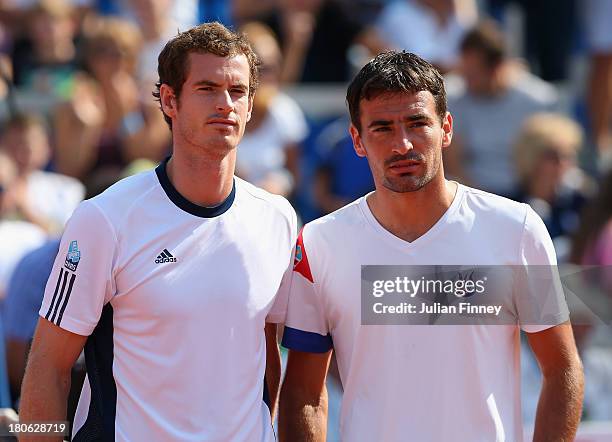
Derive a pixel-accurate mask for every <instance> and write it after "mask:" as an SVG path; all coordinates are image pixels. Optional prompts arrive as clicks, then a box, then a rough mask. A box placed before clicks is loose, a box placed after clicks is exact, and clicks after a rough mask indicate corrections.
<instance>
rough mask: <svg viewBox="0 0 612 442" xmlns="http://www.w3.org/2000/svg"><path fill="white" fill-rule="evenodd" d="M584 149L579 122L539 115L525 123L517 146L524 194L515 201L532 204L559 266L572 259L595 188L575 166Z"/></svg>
mask: <svg viewBox="0 0 612 442" xmlns="http://www.w3.org/2000/svg"><path fill="white" fill-rule="evenodd" d="M582 143H583V134H582V129H581V128H580V126H579V125H578V124H577V123H576V122H574V121H573V120H571V119H569V118H567V117H565V116H563V115H559V114H552V113H539V114H534V115H532V116H531V117H529V118H528V119H527V120H526V121H525V123H524V124H523V127H522V129H521V131H520V133H519V134H518V138H517V140H516V143H515V145H514V158H515V164H516V170H517V174H518V177H519V188H518V191H517V193H516V194H515V195H513V199H515V200H516V201H520V202H524V203H528V204H529V205H530V206H531V208H532V209H533V210H535V212H536V213H537V214H538V215H540V217H541V218H542V220H543V221H544V224H546V228H547V229H548V233H549V234H550V236H551V237H552V239H553V242H554V244H555V250H556V252H557V258H558V260H559V261H565V260H566V259H567V257H568V254H569V251H570V237H571V235H572V234H573V233H574V232H575V231H576V229H577V228H578V224H579V218H580V210H581V209H582V206H583V204H584V203H585V201H586V200H587V198H588V196H589V192H590V191H591V187H592V186H591V185H592V183H591V182H590V180H588V179H587V177H586V176H585V175H584V174H583V173H582V171H581V170H580V169H579V168H578V167H577V166H576V155H577V153H578V151H579V150H580V148H581V147H582Z"/></svg>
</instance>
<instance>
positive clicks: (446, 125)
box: [442, 112, 453, 147]
mask: <svg viewBox="0 0 612 442" xmlns="http://www.w3.org/2000/svg"><path fill="white" fill-rule="evenodd" d="M442 131H443V132H444V134H443V135H442V147H448V146H450V144H451V142H452V141H453V116H452V115H451V114H450V112H447V113H446V115H445V116H444V119H443V120H442Z"/></svg>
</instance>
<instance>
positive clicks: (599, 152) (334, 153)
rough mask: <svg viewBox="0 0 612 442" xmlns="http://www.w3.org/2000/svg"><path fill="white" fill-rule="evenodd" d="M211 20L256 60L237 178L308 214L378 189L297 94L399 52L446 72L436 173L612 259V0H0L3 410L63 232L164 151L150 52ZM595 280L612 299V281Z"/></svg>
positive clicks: (330, 121)
mask: <svg viewBox="0 0 612 442" xmlns="http://www.w3.org/2000/svg"><path fill="white" fill-rule="evenodd" d="M211 20H217V21H221V22H223V23H224V24H226V25H230V26H232V27H233V28H234V29H238V30H241V31H242V32H244V33H246V34H247V36H248V37H249V39H250V40H251V42H252V44H253V47H254V49H255V52H256V53H257V54H258V55H259V57H260V59H261V62H262V64H261V71H260V72H261V86H260V89H259V91H258V93H257V95H256V97H255V102H254V112H253V117H252V120H251V121H250V123H249V124H248V126H247V131H246V134H245V137H244V140H243V141H242V143H241V144H240V146H239V152H238V160H237V161H238V162H237V174H238V175H239V176H241V177H243V178H245V179H246V180H248V181H251V182H253V183H254V184H256V185H258V186H261V187H263V188H265V189H267V190H269V191H271V192H274V193H278V194H282V195H284V196H286V197H287V198H289V199H290V200H291V201H292V202H293V204H294V206H295V207H296V209H297V210H298V213H299V214H300V216H301V218H302V221H309V220H310V219H313V218H315V217H317V216H320V215H322V214H325V213H329V212H331V211H333V210H335V209H337V208H339V207H341V206H342V205H344V204H346V203H348V202H350V201H352V200H353V199H355V198H357V197H360V196H362V195H364V194H366V193H367V192H369V191H371V190H372V189H373V181H372V178H371V176H370V172H369V168H368V165H367V161H366V160H365V159H363V158H359V157H357V156H356V155H355V154H354V151H353V147H352V142H351V139H350V137H349V135H348V131H347V128H348V118H347V115H346V112H345V111H342V110H340V111H339V112H335V113H329V112H328V113H324V115H322V114H321V113H311V112H309V109H308V108H307V107H305V106H303V103H301V102H300V99H299V98H298V97H299V94H295V91H299V90H300V89H305V90H307V91H309V93H313V94H315V96H316V94H317V91H319V92H318V93H319V95H320V96H325V95H326V92H325V91H327V90H329V89H328V88H329V87H331V86H330V85H333V87H336V88H337V89H338V90H340V91H344V88H345V85H346V82H347V81H348V80H349V79H350V78H351V76H352V75H353V73H355V72H356V70H358V69H359V68H360V67H361V66H362V65H363V64H364V62H365V61H367V60H368V59H369V58H371V57H372V55H373V54H376V53H378V52H380V51H383V50H386V49H405V50H407V51H410V52H415V53H417V54H419V55H421V56H422V57H424V58H426V59H428V60H429V61H430V62H431V63H432V64H434V65H435V66H437V67H438V68H439V69H440V71H441V72H443V73H444V75H445V78H446V83H447V93H448V100H449V109H450V111H451V113H452V114H453V116H454V125H455V133H454V138H453V145H452V146H451V148H450V149H447V151H446V152H445V158H444V161H445V170H446V173H447V176H448V177H449V178H453V179H456V180H458V181H460V182H462V183H465V184H467V185H471V186H474V187H478V188H481V189H484V190H488V191H492V192H495V193H498V194H501V195H504V196H507V197H510V198H513V199H516V200H518V201H521V202H525V203H528V204H530V205H531V206H532V207H533V208H534V210H535V211H536V212H537V213H538V214H539V215H540V216H541V217H542V218H543V220H544V222H545V224H546V226H547V227H548V230H549V232H550V234H551V236H552V238H553V241H554V243H555V246H556V250H557V253H558V259H559V261H560V262H572V263H575V264H580V265H595V266H606V265H608V266H609V265H611V264H612V172H611V170H612V27H611V26H610V24H611V23H612V1H610V0H580V1H579V0H538V1H532V0H488V1H487V0H260V1H249V0H0V244H1V246H0V250H1V253H0V313H1V314H2V315H1V316H0V336H1V335H2V333H3V334H4V336H5V338H6V339H5V340H2V339H0V407H9V406H14V405H15V404H16V401H17V400H18V395H19V386H20V383H21V379H22V376H23V371H24V365H25V361H26V354H27V349H28V345H29V343H30V340H31V339H32V336H33V332H34V327H35V324H36V320H37V312H38V307H39V305H40V302H41V300H42V296H43V290H44V286H45V284H46V279H47V277H48V275H49V272H50V270H51V265H52V262H53V259H54V258H55V255H56V254H57V251H58V240H57V238H58V237H59V235H61V232H62V228H63V225H64V223H65V222H66V220H67V219H68V218H69V217H70V215H71V213H72V211H73V210H74V208H75V207H76V206H77V205H78V204H79V202H80V201H81V200H83V199H84V198H88V197H91V196H94V195H96V194H97V193H99V192H101V191H103V190H104V189H105V188H106V187H108V186H109V185H111V184H112V183H114V182H116V181H117V180H119V179H121V178H123V177H125V176H128V175H131V174H133V173H137V172H139V171H142V170H146V169H148V168H151V167H153V166H154V165H156V164H157V163H158V162H159V161H161V160H162V159H164V158H165V157H166V156H168V155H170V154H171V136H170V131H169V130H168V128H167V125H166V124H165V122H164V119H163V116H162V114H161V112H160V111H159V105H158V103H157V102H156V101H155V100H154V98H153V96H152V94H151V93H152V91H153V89H154V84H155V82H156V81H157V55H158V54H159V52H160V50H161V49H162V47H163V45H164V44H165V42H166V41H167V40H168V39H169V38H171V37H172V36H174V35H176V33H177V31H179V30H185V29H188V28H189V27H191V26H193V25H196V24H198V23H201V22H204V21H211ZM336 109H342V103H339V104H338V106H337V107H336ZM500 233H501V232H500ZM608 273H609V274H612V267H610V272H608ZM604 275H605V272H604ZM603 279H605V278H603ZM601 285H602V286H603V290H604V292H606V291H607V293H608V294H609V295H610V299H612V277H609V275H608V278H607V282H606V281H605V280H604V281H601ZM611 308H612V307H611ZM608 313H610V314H612V311H610V312H608ZM610 314H608V315H607V316H606V317H608V318H609V317H610ZM604 316H605V315H604ZM2 328H3V329H4V330H1V329H2ZM601 328H602V326H597V325H594V326H593V327H590V328H589V329H588V330H586V332H585V333H582V334H580V338H581V339H580V342H579V345H580V349H581V352H582V355H583V359H584V362H585V370H586V376H587V401H586V403H585V417H586V418H593V419H604V420H612V339H611V338H610V334H609V331H610V330H609V327H608V330H603V332H601V330H600V329H601ZM603 328H604V329H605V326H604V327H603ZM606 332H608V334H607V335H606ZM577 335H578V334H577ZM601 336H604V337H603V338H602V337H601ZM606 336H607V338H606ZM3 347H4V348H3ZM2 353H4V354H6V356H7V357H6V366H4V360H3V359H2V357H1V356H2ZM524 360H525V367H524V370H525V371H526V372H529V370H532V371H533V372H534V373H535V375H533V376H529V375H528V376H526V382H527V383H528V385H529V382H532V384H533V385H537V382H538V376H537V366H531V365H529V364H530V363H531V362H533V361H531V362H530V360H529V356H528V355H526V356H525V358H524ZM532 365H533V364H532ZM589 373H591V375H590V374H589ZM4 375H6V376H4ZM530 379H533V381H530ZM589 379H595V380H596V382H597V383H596V384H594V383H593V382H595V381H589ZM532 390H533V391H536V392H537V389H532ZM589 395H590V396H589ZM527 396H529V395H528V394H527ZM606 398H607V399H606ZM524 408H525V413H526V419H527V420H529V419H533V413H534V412H535V409H534V408H533V407H531V408H530V407H529V406H526V407H524Z"/></svg>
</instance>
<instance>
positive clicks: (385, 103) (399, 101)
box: [360, 91, 436, 114]
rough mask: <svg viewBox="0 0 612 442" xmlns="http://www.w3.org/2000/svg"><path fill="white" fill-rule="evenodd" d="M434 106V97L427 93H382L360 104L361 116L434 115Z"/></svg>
mask: <svg viewBox="0 0 612 442" xmlns="http://www.w3.org/2000/svg"><path fill="white" fill-rule="evenodd" d="M435 105H436V103H435V99H434V96H433V95H432V94H431V92H429V91H418V92H415V93H413V92H395V93H384V94H380V95H376V96H374V97H372V98H370V99H365V98H364V99H362V100H361V102H360V107H361V112H362V114H363V113H364V111H365V113H366V114H380V113H397V112H406V113H417V112H419V113H427V111H430V113H433V114H435V112H436V108H435V107H436V106H435Z"/></svg>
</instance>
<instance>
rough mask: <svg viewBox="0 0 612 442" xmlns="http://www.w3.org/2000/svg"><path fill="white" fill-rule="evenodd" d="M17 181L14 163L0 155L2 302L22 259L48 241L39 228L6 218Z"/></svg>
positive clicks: (0, 283)
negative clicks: (13, 184)
mask: <svg viewBox="0 0 612 442" xmlns="http://www.w3.org/2000/svg"><path fill="white" fill-rule="evenodd" d="M16 177H17V168H16V166H15V165H14V164H13V160H12V159H11V158H10V157H9V156H8V155H6V154H5V153H3V152H1V151H0V244H2V253H0V301H1V300H2V299H4V296H5V291H6V286H7V283H8V280H9V278H10V277H11V274H12V273H13V270H14V269H15V266H16V265H17V263H18V262H19V260H20V259H21V257H22V256H23V255H25V254H26V253H28V252H29V251H30V250H32V249H34V248H36V247H38V246H40V245H41V244H42V243H43V242H44V241H45V238H46V235H45V232H44V231H43V230H42V229H41V228H40V227H38V226H36V225H34V224H32V223H29V222H26V221H16V220H10V219H7V218H6V217H7V215H8V214H9V213H11V212H12V211H13V210H14V207H15V203H14V196H13V195H12V189H11V184H12V183H13V182H14V181H15V179H16Z"/></svg>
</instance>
